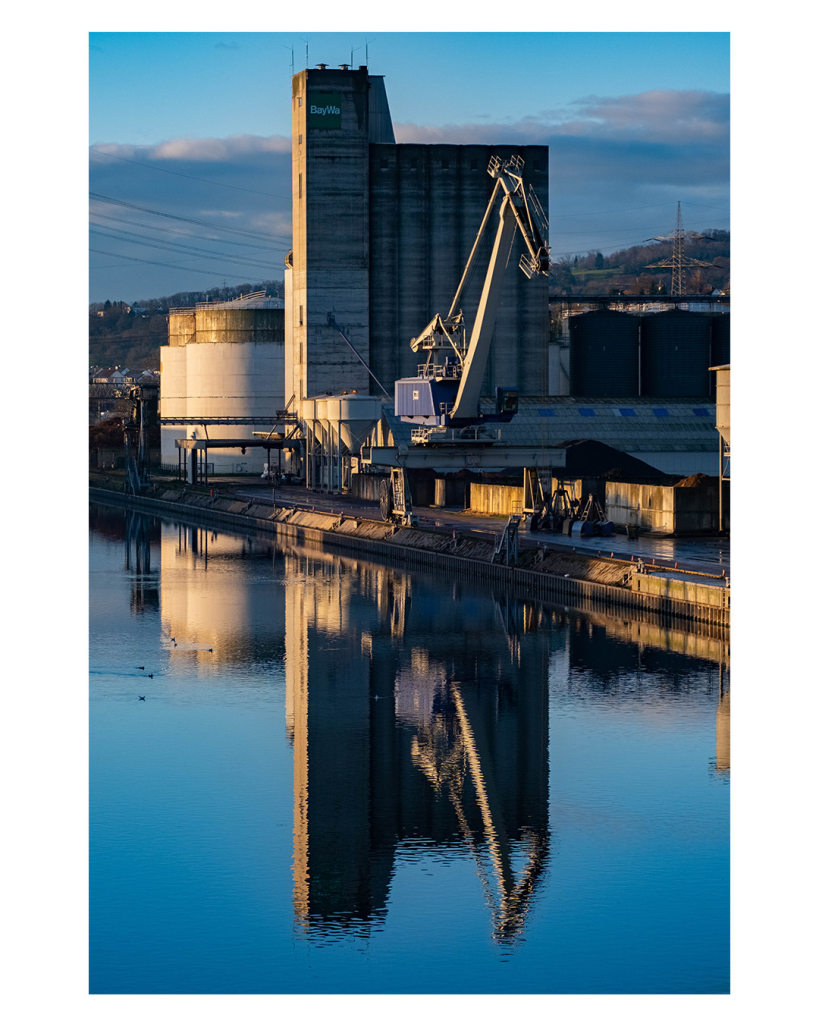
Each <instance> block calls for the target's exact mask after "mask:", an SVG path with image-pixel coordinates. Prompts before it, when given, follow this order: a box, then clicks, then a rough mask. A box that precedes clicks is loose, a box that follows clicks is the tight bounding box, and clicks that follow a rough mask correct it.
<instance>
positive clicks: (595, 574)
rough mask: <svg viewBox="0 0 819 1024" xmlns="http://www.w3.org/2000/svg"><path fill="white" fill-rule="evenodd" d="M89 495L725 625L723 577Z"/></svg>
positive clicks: (261, 503)
mask: <svg viewBox="0 0 819 1024" xmlns="http://www.w3.org/2000/svg"><path fill="white" fill-rule="evenodd" d="M90 497H91V499H92V500H95V501H103V502H109V503H112V504H117V505H123V506H127V507H129V508H133V509H136V510H140V511H145V512H151V513H153V514H155V515H162V514H163V513H164V514H165V515H168V516H174V517H178V516H181V515H185V516H186V517H187V516H191V517H193V519H194V520H195V521H197V522H203V523H222V524H223V525H225V526H233V527H237V528H240V529H247V528H251V529H254V530H259V531H263V532H269V533H271V534H273V535H275V536H280V537H286V538H288V539H290V540H293V541H295V542H296V543H299V544H304V545H307V546H317V547H319V548H323V549H330V550H332V549H338V550H345V549H346V550H347V551H358V552H359V553H365V554H369V555H371V556H372V557H373V558H376V559H379V560H386V561H389V562H393V563H395V562H398V563H399V564H401V565H404V566H406V567H408V568H413V567H417V568H422V569H429V570H435V571H439V570H444V571H448V572H453V573H455V574H456V575H459V576H464V577H467V578H471V579H476V580H482V581H489V582H497V583H501V584H506V585H512V586H514V587H516V588H522V589H524V590H525V592H526V593H527V595H528V596H530V597H532V598H539V599H542V600H545V601H552V602H556V603H560V604H563V605H566V606H571V607H573V608H576V609H578V610H586V611H604V610H608V611H611V610H616V609H623V610H626V609H628V610H631V611H633V612H637V611H639V612H643V613H648V614H650V615H651V616H653V617H656V618H657V619H658V620H659V621H662V622H672V621H679V622H690V623H702V624H706V625H707V626H709V627H715V628H717V629H720V630H725V629H728V628H729V626H730V589H729V587H727V586H725V585H721V584H716V582H711V583H705V582H703V583H696V582H692V583H689V582H687V581H686V583H685V585H684V587H683V588H682V589H681V588H678V587H675V586H672V585H671V581H668V580H667V579H665V578H663V579H657V580H656V584H657V586H656V587H652V586H650V585H649V583H648V581H651V582H654V581H652V578H651V575H650V574H649V575H643V574H640V575H639V576H637V575H636V574H635V572H634V564H633V563H630V562H627V561H624V560H621V559H610V558H594V557H591V556H588V555H583V554H575V553H567V552H566V551H565V550H562V549H559V548H552V549H550V548H549V547H548V545H547V544H541V545H539V546H538V548H525V549H522V550H521V553H520V558H519V562H518V564H517V565H515V566H507V565H502V564H497V563H494V562H493V561H492V556H493V551H494V548H493V544H492V543H491V542H489V541H487V540H484V539H478V538H476V537H475V536H471V535H470V534H469V532H468V531H463V532H461V533H458V532H455V533H454V535H453V531H448V532H433V531H430V530H422V529H405V528H401V527H396V526H394V525H393V524H391V523H384V522H380V521H377V520H368V519H358V518H357V517H355V516H347V515H343V514H341V515H340V514H335V513H326V512H318V511H307V510H304V509H294V508H287V507H281V506H275V505H274V504H273V503H272V502H270V501H268V500H260V499H256V500H254V501H244V500H239V499H235V498H219V497H210V496H208V495H206V494H193V493H187V494H186V493H179V492H175V491H165V492H162V493H160V494H158V496H157V497H145V496H135V495H129V494H124V493H122V492H119V491H109V490H105V489H104V488H95V487H92V488H91V489H90ZM635 580H639V587H638V586H637V584H636V583H635Z"/></svg>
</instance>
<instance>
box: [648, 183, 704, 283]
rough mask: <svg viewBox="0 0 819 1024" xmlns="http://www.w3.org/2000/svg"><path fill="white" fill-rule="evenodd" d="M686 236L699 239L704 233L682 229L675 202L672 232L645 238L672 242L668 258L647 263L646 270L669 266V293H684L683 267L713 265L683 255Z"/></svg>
mask: <svg viewBox="0 0 819 1024" xmlns="http://www.w3.org/2000/svg"><path fill="white" fill-rule="evenodd" d="M686 238H691V239H699V238H705V235H699V234H697V232H696V231H683V222H682V209H681V206H680V203H677V224H676V226H675V228H674V232H673V234H670V235H657V236H655V237H654V238H647V239H646V241H647V242H673V243H674V249H673V250H672V253H671V258H670V259H664V260H660V262H659V263H649V264H648V265H647V266H646V270H654V269H655V268H660V267H663V268H665V267H671V294H672V295H684V294H685V268H686V267H713V265H714V264H713V263H703V261H702V260H695V259H694V258H693V257H692V256H686V255H685V240H686Z"/></svg>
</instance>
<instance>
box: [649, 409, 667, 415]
mask: <svg viewBox="0 0 819 1024" xmlns="http://www.w3.org/2000/svg"><path fill="white" fill-rule="evenodd" d="M651 411H652V412H653V413H654V415H655V416H668V415H669V412H668V409H652V410H651Z"/></svg>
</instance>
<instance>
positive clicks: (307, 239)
mask: <svg viewBox="0 0 819 1024" xmlns="http://www.w3.org/2000/svg"><path fill="white" fill-rule="evenodd" d="M292 109H293V256H292V269H289V268H288V274H289V276H290V282H289V285H288V290H287V294H288V299H289V308H288V312H287V317H288V321H289V323H288V330H287V336H288V340H287V344H288V347H289V351H288V354H287V358H286V374H287V377H288V379H287V380H286V381H285V390H286V392H287V397H288V398H289V397H290V396H291V395H292V396H293V399H294V401H295V402H298V401H299V400H300V399H304V398H309V397H311V396H315V395H322V394H324V393H325V392H333V393H338V392H339V391H340V390H352V389H357V390H358V391H359V392H360V393H364V394H366V393H370V394H373V395H376V394H377V395H380V394H382V392H381V390H380V388H379V387H378V385H377V384H376V383H375V381H374V380H373V379H372V377H371V376H370V374H369V373H368V372H367V370H366V369H365V367H364V366H363V365H362V362H361V360H359V358H358V357H357V356H356V352H357V353H358V354H359V355H360V356H361V359H362V360H364V361H365V362H366V363H367V364H368V365H369V366H370V368H371V370H372V372H373V373H374V374H375V376H376V377H377V378H378V380H379V381H380V382H381V384H382V385H383V386H384V388H385V389H386V390H387V391H388V392H389V393H390V394H392V389H393V382H394V381H395V380H396V379H397V378H398V377H401V376H408V375H414V373H415V371H416V364H417V362H418V357H417V355H416V354H415V353H413V352H412V350H411V348H410V339H411V338H412V337H414V336H415V335H417V334H418V333H419V332H420V331H421V330H422V328H423V327H424V326H425V325H426V324H427V323H428V322H429V320H430V319H431V317H432V316H433V315H434V314H435V313H442V314H446V313H447V312H448V310H449V305H450V303H451V301H452V297H453V295H454V293H455V289H456V287H457V284H458V281H459V279H460V276H461V273H462V271H463V268H464V265H465V263H466V260H467V257H468V255H469V252H470V250H471V248H472V245H473V242H474V240H475V236H476V234H477V231H478V227H479V225H480V223H481V220H482V219H483V216H484V213H485V210H486V206H487V203H488V201H489V197H490V195H491V191H492V186H493V181H492V179H491V178H490V177H489V175H488V174H487V165H488V163H489V158H490V156H492V155H494V154H497V155H499V156H501V157H506V156H509V155H512V154H513V153H519V154H520V155H521V156H522V157H523V159H524V161H525V167H524V178H525V180H526V182H527V184H528V183H531V184H533V185H534V188H535V191H536V192H537V195H538V198H539V199H540V201H541V203H542V205H543V208H544V210H545V211H546V212H547V214H548V181H549V177H548V147H546V146H523V147H513V146H508V145H500V146H489V145H471V146H455V145H419V144H399V145H397V144H396V143H395V137H394V133H393V128H392V121H391V117H390V111H389V105H388V101H387V95H386V90H385V88H384V80H383V77H381V76H373V75H370V74H369V73H368V71H367V68H366V67H362V68H359V69H358V70H351V69H349V68H347V67H342V68H339V69H329V68H327V67H325V66H319V67H318V68H315V69H313V68H311V69H308V70H305V71H302V72H300V73H299V74H298V75H295V76H294V77H293V89H292ZM492 233H493V232H492ZM485 249H486V251H485V253H484V254H483V261H482V263H481V264H479V266H478V268H477V270H476V272H475V274H474V277H473V282H472V285H471V287H470V289H469V291H468V293H467V295H466V297H465V300H464V303H463V308H464V314H465V316H466V320H467V324H470V323H471V320H472V317H473V316H474V311H475V308H476V306H477V301H478V297H479V293H480V287H481V284H482V280H483V274H482V269H483V268H485V265H486V261H487V260H488V255H489V245H488V244H487V245H486V246H485ZM521 251H522V247H521V243H520V241H519V240H516V242H515V245H514V247H513V251H512V255H511V258H510V261H509V269H508V271H507V274H506V278H505V280H504V285H503V299H502V307H501V309H500V312H499V315H498V318H497V322H496V325H495V332H494V338H495V340H494V343H493V347H492V355H491V358H490V363H489V366H488V369H487V374H486V378H485V382H484V393H485V394H487V395H489V394H492V393H493V392H494V388H495V386H498V385H500V386H509V387H514V386H517V387H518V388H519V389H520V392H521V394H522V395H546V394H548V381H547V376H546V375H547V365H548V360H547V350H548V341H549V337H548V333H549V316H548V293H547V285H546V282H542V281H537V280H531V281H529V280H527V279H526V278H525V277H524V276H523V274H522V273H521V272H520V271H519V270H518V268H517V264H518V259H519V257H520V253H521ZM338 328H340V329H341V331H343V333H344V334H345V335H346V337H347V339H348V340H349V342H350V344H348V343H347V341H345V340H344V338H343V337H342V335H341V333H339V330H338ZM351 345H352V346H353V347H354V348H355V350H356V351H355V352H354V351H353V348H351V347H350V346H351Z"/></svg>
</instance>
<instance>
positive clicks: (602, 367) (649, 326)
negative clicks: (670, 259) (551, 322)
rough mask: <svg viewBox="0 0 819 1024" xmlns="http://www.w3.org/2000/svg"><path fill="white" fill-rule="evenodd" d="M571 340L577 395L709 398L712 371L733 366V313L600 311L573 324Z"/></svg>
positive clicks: (571, 320)
mask: <svg viewBox="0 0 819 1024" xmlns="http://www.w3.org/2000/svg"><path fill="white" fill-rule="evenodd" d="M569 338H570V357H569V358H570V374H571V383H570V387H571V393H572V394H573V395H582V396H584V397H588V398H607V397H623V396H627V395H648V396H656V397H658V398H661V397H662V398H675V397H678V398H691V397H699V396H702V397H705V396H706V395H711V394H713V392H714V386H715V385H714V380H713V374H712V373H710V372H709V369H708V368H709V367H710V366H719V365H722V364H724V363H729V362H730V313H717V314H713V315H711V314H707V313H693V312H689V311H687V310H669V311H667V312H663V313H649V314H644V315H642V316H635V315H634V314H631V313H620V312H617V311H615V310H608V309H603V310H595V311H593V312H591V313H582V314H580V315H578V316H572V317H570V318H569Z"/></svg>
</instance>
